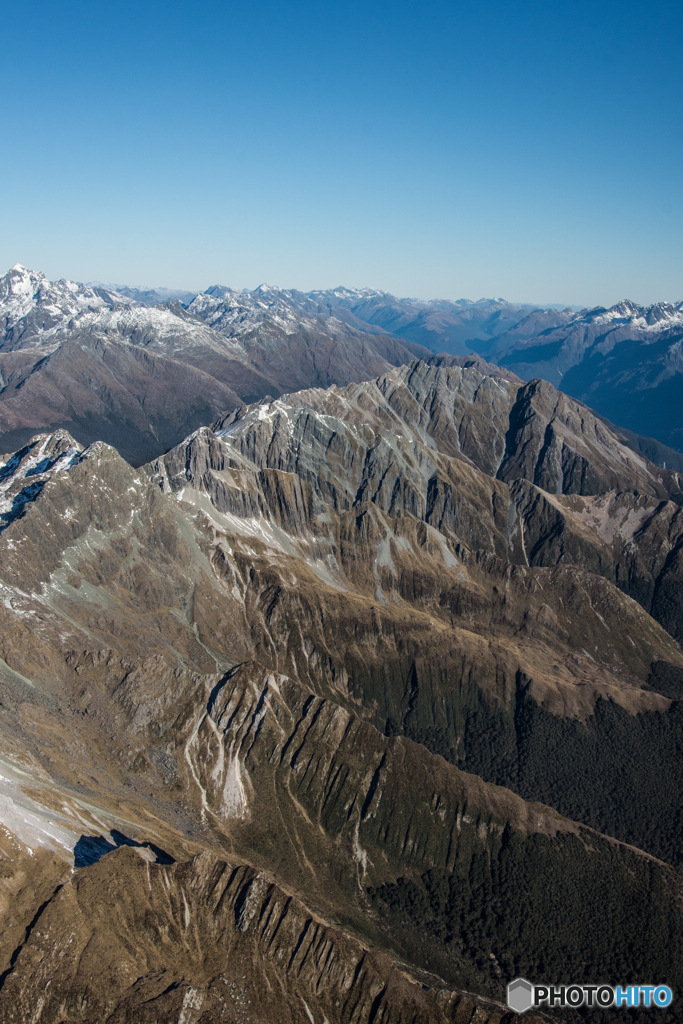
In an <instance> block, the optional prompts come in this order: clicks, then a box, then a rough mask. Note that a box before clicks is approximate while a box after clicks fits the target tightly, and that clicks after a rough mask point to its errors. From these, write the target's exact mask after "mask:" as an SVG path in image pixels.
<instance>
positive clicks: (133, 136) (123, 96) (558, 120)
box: [0, 0, 683, 305]
mask: <svg viewBox="0 0 683 1024" xmlns="http://www.w3.org/2000/svg"><path fill="white" fill-rule="evenodd" d="M682 29H683V6H682V5H681V4H680V3H679V2H676V3H668V2H656V0H655V2H651V3H648V4H645V3H628V2H622V3H613V2H601V0H593V2H591V3H588V2H584V0H564V2H562V3H560V2H555V0H543V2H539V0H531V2H526V0H520V2H515V3H511V2H509V0H507V2H498V0H482V2H477V0H469V2H467V3H462V2H451V3H443V2H431V0H426V2H421V3H416V2H401V0H398V2H394V3H387V2H376V0H366V2H364V3H360V2H355V0H354V2H352V3H345V4H343V5H340V6H333V5H329V4H326V5H323V4H320V3H319V4H312V3H307V2H292V3H269V2H265V3H260V4H256V3H251V4H246V3H243V2H241V3H230V2H223V3H214V2H202V0H199V2H195V3H193V4H192V5H190V4H181V3H174V2H173V0H167V2H165V3H164V4H162V3H157V2H145V0H139V2H137V3H113V4H112V3H109V4H105V3H101V2H97V0H89V2H88V3H84V2H68V0H65V2H62V3H59V4H56V3H54V2H50V3H45V2H42V0H38V2H34V3H32V4H31V5H19V4H14V5H11V6H10V5H5V7H4V10H3V17H2V23H1V27H0V41H1V44H2V62H0V88H1V90H2V92H1V95H2V102H1V103H0V122H1V123H2V138H3V140H4V145H3V159H2V161H1V162H0V182H1V188H2V195H3V202H2V204H1V205H0V272H4V270H5V269H6V268H7V267H9V266H10V265H11V264H13V263H15V262H21V263H24V264H25V265H27V266H30V267H32V268H34V269H39V270H43V271H44V272H45V273H47V274H48V276H49V277H53V278H54V277H62V276H64V277H71V278H75V279H78V280H93V279H96V280H103V281H111V282H118V283H128V284H146V285H167V286H173V287H186V288H188V289H200V288H204V287H206V286H208V285H209V284H213V283H217V282H218V283H222V284H230V285H232V286H234V287H251V288H253V287H255V286H256V285H257V284H260V283H261V282H263V281H268V282H269V283H271V284H279V285H282V286H283V287H298V288H302V289H310V288H316V287H330V286H333V285H338V284H346V285H349V286H360V285H371V286H373V287H377V288H384V289H386V290H388V291H392V292H394V293H397V294H400V295H415V296H420V297H425V298H427V297H434V296H440V297H448V298H460V297H463V296H464V297H469V298H479V297H481V296H483V295H487V296H493V295H502V296H504V297H506V298H509V299H516V300H520V301H533V302H539V303H542V302H568V303H578V304H585V305H595V304H597V303H612V302H615V301H617V300H618V299H621V298H624V297H628V298H632V299H634V300H635V301H638V302H651V301H656V300H658V299H667V300H679V299H682V298H683V241H682V239H683V185H682V182H683V173H682V159H681V158H682V156H683V116H682V115H683V88H682V78H683V61H681V57H680V52H681V30H682Z"/></svg>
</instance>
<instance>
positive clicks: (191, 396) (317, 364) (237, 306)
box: [0, 265, 683, 470]
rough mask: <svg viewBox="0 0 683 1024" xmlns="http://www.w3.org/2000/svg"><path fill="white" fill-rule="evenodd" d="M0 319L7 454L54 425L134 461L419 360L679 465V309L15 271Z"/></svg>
mask: <svg viewBox="0 0 683 1024" xmlns="http://www.w3.org/2000/svg"><path fill="white" fill-rule="evenodd" d="M160 299H161V300H164V301H162V302H160V303H158V302H157V300H160ZM0 324H2V328H3V330H2V337H0V448H3V449H7V450H11V449H13V448H15V447H17V446H18V445H21V444H23V443H25V442H26V441H27V440H28V439H29V438H30V437H31V435H32V434H33V433H34V432H35V431H36V430H46V429H55V428H60V427H61V428H64V429H67V430H69V431H71V432H72V434H73V435H74V437H76V438H77V439H78V440H79V441H80V442H81V443H83V444H88V443H90V442H91V441H93V440H96V439H103V440H106V441H107V442H108V443H111V444H113V445H114V446H115V447H117V449H118V450H119V451H120V452H121V453H122V454H123V455H124V457H125V458H127V459H128V460H129V461H130V462H131V463H132V464H134V465H140V464H142V463H143V462H145V461H147V460H149V459H151V458H154V457H156V456H157V455H159V454H161V453H162V452H164V451H167V450H168V449H169V448H170V447H172V446H173V445H174V444H176V443H178V442H179V441H180V440H181V439H182V438H183V437H185V436H186V435H187V434H188V433H189V432H191V431H192V430H193V429H195V428H196V427H197V426H199V425H201V424H203V423H206V422H210V421H211V420H212V419H213V418H214V417H215V416H217V415H218V414H219V413H221V412H222V411H224V410H226V409H234V408H238V407H239V406H240V405H241V404H244V403H247V404H248V403H249V402H252V401H257V400H259V399H260V398H263V397H265V396H266V395H270V396H271V397H278V396H280V395H282V394H286V393H289V392H292V391H297V390H299V389H302V388H308V387H316V386H318V387H328V386H329V385H331V384H338V385H340V386H343V385H345V384H348V383H352V382H360V381H362V380H367V379H370V378H372V377H373V376H376V375H377V374H380V373H383V372H386V371H387V370H388V369H389V368H390V367H391V366H399V365H402V364H405V363H408V362H410V361H411V360H412V359H413V358H415V357H428V356H429V353H430V352H431V353H433V354H435V355H439V354H441V355H451V356H456V357H458V358H467V357H471V356H473V355H478V356H479V358H481V359H483V360H484V361H486V359H488V360H490V361H492V362H493V363H494V364H497V365H499V366H506V367H509V368H510V370H512V371H514V372H515V373H516V374H517V375H518V376H519V377H521V378H525V379H532V378H535V377H540V378H543V379H546V380H548V381H550V382H551V383H553V384H555V385H556V386H560V384H561V386H562V388H563V390H564V391H565V392H566V393H568V394H571V395H573V396H574V397H576V398H579V399H580V400H581V401H582V402H584V403H585V404H586V405H587V406H588V407H589V408H592V409H595V410H596V411H597V412H598V413H599V414H600V415H602V416H603V417H604V418H605V419H606V422H607V424H608V425H610V426H614V424H618V428H616V429H618V431H619V433H620V437H621V438H622V440H625V441H626V443H628V444H630V445H632V446H633V447H634V448H635V449H636V450H638V451H640V452H641V453H643V454H644V455H645V456H646V457H647V458H648V459H650V460H652V461H654V462H656V463H658V464H659V465H662V466H665V467H668V468H675V469H678V470H681V469H683V455H682V453H681V449H682V448H683V415H682V414H681V412H680V410H681V408H683V403H682V402H681V398H682V397H683V395H681V393H680V389H681V381H683V375H682V373H681V353H680V348H681V343H682V342H683V303H678V305H670V304H667V303H658V304H656V305H653V306H649V307H640V306H637V305H636V304H634V303H631V302H622V303H619V304H617V305H616V306H613V307H611V308H610V309H604V308H602V307H600V308H597V309H593V310H582V311H580V312H578V313H577V312H575V311H573V310H572V309H571V308H569V307H567V308H565V309H563V310H561V309H558V308H546V309H539V308H535V307H533V306H531V305H528V304H526V305H525V304H519V303H517V304H516V303H510V302H506V301H505V300H503V299H481V300H478V301H476V302H472V301H469V300H465V299H460V300H457V301H448V300H432V301H429V302H423V301H420V300H417V299H399V298H397V297H396V296H392V295H390V294H388V293H387V292H382V291H377V290H373V289H370V288H362V289H349V288H336V289H329V290H327V291H313V292H308V293H304V292H300V291H296V290H294V289H289V290H287V289H279V288H273V287H270V286H268V285H261V286H260V287H259V288H256V289H254V291H247V290H235V289H231V288H226V287H223V286H219V285H215V286H213V287H210V288H208V289H207V290H206V291H205V292H201V293H199V294H197V295H193V293H191V292H183V291H182V290H180V291H179V290H172V289H164V288H159V289H139V288H129V287H125V286H115V287H114V286H110V287H106V286H101V285H80V284H76V283H74V282H68V281H59V282H49V281H48V280H47V279H46V278H45V277H44V275H42V274H37V273H34V272H32V271H28V270H26V269H25V268H23V267H21V266H19V265H17V266H16V267H14V268H13V269H12V270H11V271H9V272H8V273H7V274H6V275H5V277H4V278H2V279H0Z"/></svg>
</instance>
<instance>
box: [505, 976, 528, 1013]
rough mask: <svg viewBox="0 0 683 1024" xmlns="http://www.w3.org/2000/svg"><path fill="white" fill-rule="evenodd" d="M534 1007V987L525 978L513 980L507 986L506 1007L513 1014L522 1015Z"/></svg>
mask: <svg viewBox="0 0 683 1024" xmlns="http://www.w3.org/2000/svg"><path fill="white" fill-rule="evenodd" d="M533 1005H534V987H533V985H532V984H531V982H530V981H527V980H526V978H515V980H514V981H511V982H510V984H509V985H508V1006H509V1007H510V1009H511V1010H514V1011H515V1013H524V1011H525V1010H530V1009H531V1007H532V1006H533Z"/></svg>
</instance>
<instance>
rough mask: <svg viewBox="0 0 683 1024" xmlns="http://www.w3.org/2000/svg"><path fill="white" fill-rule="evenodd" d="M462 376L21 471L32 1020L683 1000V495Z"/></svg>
mask: <svg viewBox="0 0 683 1024" xmlns="http://www.w3.org/2000/svg"><path fill="white" fill-rule="evenodd" d="M219 298H221V300H222V299H223V298H224V297H223V296H219ZM457 362H458V360H451V359H441V360H436V361H435V364H434V365H429V364H428V363H425V362H420V361H414V362H412V363H411V364H410V365H408V366H402V367H398V368H394V369H391V370H388V371H387V372H384V373H382V374H381V375H380V376H379V377H377V378H376V379H374V380H372V381H369V382H365V383H354V384H349V385H347V386H345V387H340V386H333V387H331V388H329V389H327V390H322V389H319V388H313V389H309V390H306V391H300V392H298V393H295V394H289V395H281V396H279V397H278V398H276V399H273V400H268V399H265V400H262V401H260V402H258V403H255V404H252V405H247V406H244V405H240V406H239V407H238V408H236V409H233V410H231V411H228V412H227V413H224V414H223V415H221V416H220V417H218V418H217V419H216V420H215V421H214V422H213V426H212V427H206V426H204V427H201V428H200V429H198V430H196V431H194V432H193V433H192V434H191V435H190V436H189V437H187V438H186V439H185V440H184V441H183V442H182V444H180V445H178V446H176V447H175V448H174V449H173V450H171V451H170V452H168V453H167V454H166V455H164V456H163V457H161V458H159V459H157V460H155V461H154V462H152V463H150V464H149V465H147V466H145V467H143V468H141V469H134V468H132V467H131V466H130V465H129V464H128V463H127V462H125V461H124V460H123V459H122V458H121V457H120V456H119V455H118V454H117V452H116V451H115V450H114V449H113V448H111V447H109V446H108V445H106V444H104V443H103V442H97V443H95V444H93V445H90V446H88V447H87V448H83V447H82V445H81V444H79V443H78V442H77V441H75V440H74V439H73V438H72V437H70V436H69V435H68V434H66V432H64V431H61V432H56V433H52V434H43V435H38V436H36V437H35V438H34V439H33V440H32V441H31V442H30V443H29V444H28V445H26V446H25V447H24V448H22V449H20V450H19V451H18V452H16V454H15V455H13V456H11V457H6V459H5V464H4V466H3V467H0V501H1V502H2V504H1V505H0V516H2V518H1V519H0V751H1V755H0V757H1V763H0V776H1V779H0V822H2V828H1V830H0V833H1V834H0V857H1V858H2V859H1V860H0V869H1V871H2V875H1V877H2V883H3V885H2V890H0V900H1V901H2V902H0V907H1V908H2V913H3V922H4V925H5V926H4V927H3V930H2V937H1V939H0V959H1V962H0V1020H2V1021H8V1022H9V1021H22V1022H23V1021H27V1020H34V1021H36V1022H39V1021H45V1022H54V1024H57V1022H61V1024H64V1022H66V1021H73V1022H76V1021H83V1022H85V1021H87V1022H88V1024H90V1022H95V1021H131V1022H133V1021H135V1022H137V1021H147V1020H148V1021H150V1022H151V1021H158V1020H178V1021H182V1022H183V1024H190V1022H192V1024H199V1022H200V1021H204V1022H212V1021H230V1022H235V1021H240V1022H244V1024H261V1022H263V1024H266V1022H270V1021H273V1022H276V1024H279V1022H283V1024H284V1022H290V1021H292V1022H294V1021H296V1022H297V1024H298V1022H303V1024H305V1022H306V1021H311V1020H312V1021H314V1022H316V1024H323V1022H324V1021H327V1022H328V1024H337V1022H339V1024H342V1022H344V1024H346V1022H352V1021H354V1022H355V1021H358V1022H359V1024H360V1022H365V1021H372V1022H387V1024H389V1022H392V1024H402V1022H404V1021H405V1022H414V1021H418V1022H425V1024H442V1022H446V1021H453V1022H461V1021H462V1022H467V1024H469V1022H470V1021H471V1022H475V1021H476V1022H486V1021H490V1022H491V1024H510V1022H512V1021H513V1020H514V1019H515V1018H514V1015H513V1014H511V1013H509V1012H508V1011H507V1010H506V1009H505V1007H504V1005H503V1004H504V1000H505V986H506V984H507V982H508V981H510V980H511V979H512V978H514V977H516V976H518V975H521V976H524V977H528V978H531V979H538V980H539V981H541V980H543V979H547V980H548V981H552V982H553V983H555V982H565V981H570V980H571V981H584V982H585V983H591V982H593V981H595V980H596V978H597V979H602V978H606V979H609V980H610V982H611V981H612V980H613V981H614V983H621V981H622V980H628V979H627V978H626V975H628V978H630V977H633V978H636V979H641V980H642V979H643V978H655V979H657V978H658V979H662V980H664V981H666V983H667V984H671V985H672V986H673V987H674V988H675V989H676V992H677V993H678V992H679V991H680V990H681V988H682V987H683V974H682V968H681V964H683V914H682V913H681V897H682V896H683V886H682V882H681V875H680V866H681V864H682V863H683V847H682V846H681V830H680V821H681V814H682V813H683V805H682V804H681V793H682V792H683V777H682V776H683V768H682V767H681V759H680V749H681V744H682V743H683V654H682V653H681V647H680V643H679V639H680V638H679V636H678V633H677V629H678V623H679V622H680V620H681V615H680V611H681V608H680V602H681V589H680V580H679V573H680V565H679V563H680V557H679V555H680V536H681V523H680V516H681V507H680V503H681V480H680V478H679V476H678V474H677V473H675V472H671V471H665V470H661V469H659V468H658V467H656V466H654V465H652V464H651V463H648V462H647V460H645V459H644V458H643V457H642V456H640V455H638V454H637V453H634V452H633V451H632V450H631V449H630V448H628V447H627V446H625V445H624V444H623V443H622V442H620V441H619V440H618V438H617V437H616V436H615V435H614V434H612V433H611V431H610V430H609V429H608V428H607V427H606V426H605V425H604V424H603V423H602V422H601V421H599V420H598V419H597V418H596V417H595V416H593V415H592V414H591V413H590V411H589V410H587V409H586V408H585V407H584V406H582V405H581V404H580V403H578V402H576V401H575V400H573V399H568V398H567V397H566V396H564V395H561V394H560V393H558V392H556V391H555V390H554V389H553V388H552V387H551V386H550V385H547V384H545V383H543V382H541V381H532V382H531V383H530V384H526V385H525V384H522V383H521V382H519V381H518V380H516V379H514V375H509V374H508V375H502V376H501V375H499V374H498V373H497V371H494V370H492V369H491V368H488V370H487V368H486V367H485V366H481V364H478V365H479V366H480V368H479V369H477V368H476V366H472V365H464V366H461V365H455V364H457ZM467 362H469V361H468V360H465V363H467ZM481 370H485V371H486V372H481ZM506 376H507V378H508V379H506ZM510 377H512V378H513V379H509V378H510ZM655 906H656V908H657V911H656V912H654V911H653V907H655ZM662 1019H663V1020H664V1019H666V1018H665V1017H662ZM673 1020H675V1017H673V1016H672V1017H670V1021H673Z"/></svg>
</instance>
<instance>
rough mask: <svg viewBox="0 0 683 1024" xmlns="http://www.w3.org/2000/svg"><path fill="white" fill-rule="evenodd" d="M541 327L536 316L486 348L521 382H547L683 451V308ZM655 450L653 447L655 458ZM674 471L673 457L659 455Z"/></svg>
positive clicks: (607, 313) (595, 315)
mask: <svg viewBox="0 0 683 1024" xmlns="http://www.w3.org/2000/svg"><path fill="white" fill-rule="evenodd" d="M539 326H541V325H540V324H539V323H537V322H536V319H535V315H532V316H531V317H528V318H526V320H522V321H521V322H520V323H518V324H517V325H516V326H515V327H513V328H512V329H511V330H509V331H506V332H505V333H504V334H501V335H500V336H499V337H498V338H497V339H496V340H495V343H494V344H493V346H492V347H491V348H490V350H489V356H490V358H492V359H493V360H494V361H496V362H500V363H503V364H504V365H505V366H508V367H510V369H512V370H514V371H515V372H516V373H519V374H520V375H521V376H522V377H525V378H527V379H528V378H529V377H544V378H545V379H546V380H549V381H551V382H552V383H553V384H555V385H556V386H559V385H560V383H561V385H562V388H563V390H564V391H565V392H567V393H568V394H571V395H574V396H576V397H577V398H580V399H581V400H582V401H584V402H586V404H588V405H590V406H591V407H592V408H594V409H596V410H597V411H598V412H599V413H601V414H602V415H603V416H606V417H607V418H608V419H609V420H611V421H612V422H614V423H619V424H620V425H622V426H623V427H625V428H627V429H628V430H630V431H633V432H635V433H636V434H641V435H645V436H646V437H649V438H655V439H656V440H658V441H659V442H661V443H662V444H663V445H666V446H668V447H671V448H674V449H677V450H678V452H679V453H680V451H681V449H683V419H681V408H683V373H682V368H683V360H682V356H681V352H682V345H683V303H678V304H677V305H671V304H669V303H665V302H660V303H657V304H655V305H653V306H637V305H636V304H635V303H633V302H620V303H618V304H617V305H616V306H612V307H611V308H610V309H603V308H597V309H593V310H589V311H585V310H584V311H582V312H581V313H579V314H577V315H576V316H569V317H566V318H565V321H564V322H562V323H559V324H558V325H556V326H553V325H552V324H551V325H549V326H547V327H544V329H542V330H538V327H539ZM653 454H655V450H654V449H651V456H650V457H652V455H653ZM658 454H659V455H660V459H661V461H662V462H666V463H667V465H669V466H671V465H672V464H675V462H676V458H675V456H674V457H673V459H672V457H671V456H669V459H668V462H667V457H666V453H664V452H660V453H658Z"/></svg>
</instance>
